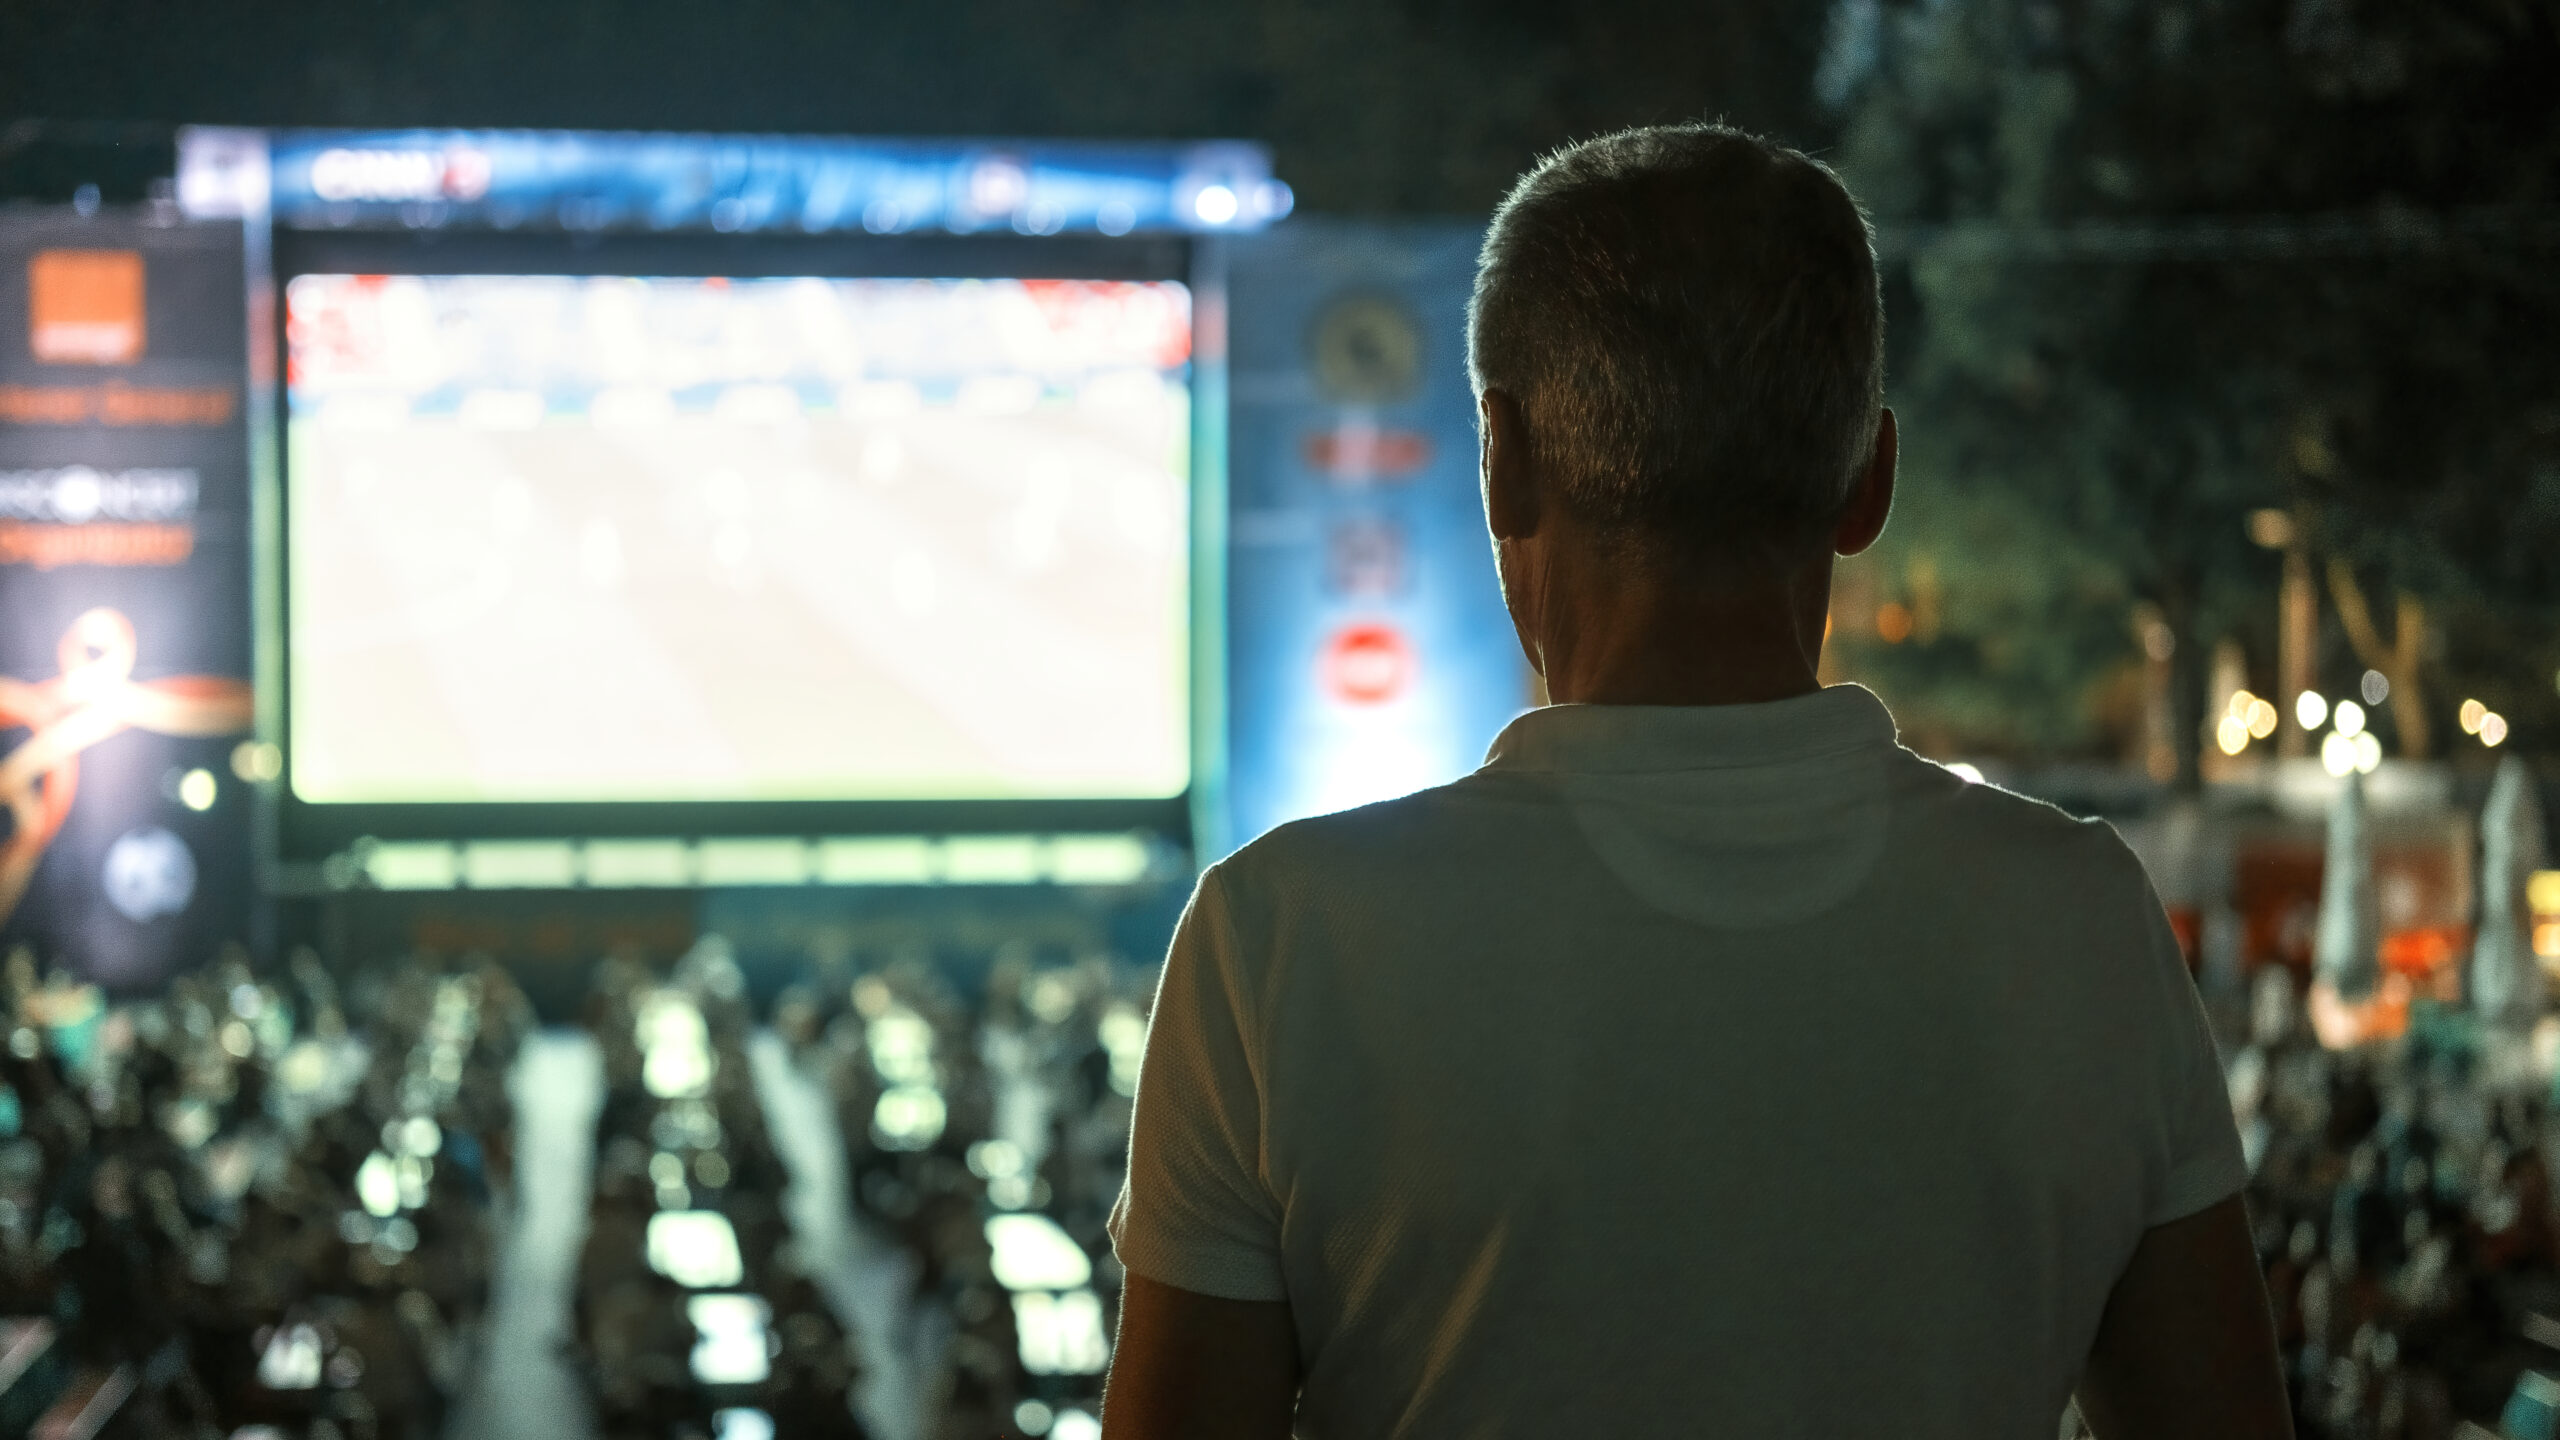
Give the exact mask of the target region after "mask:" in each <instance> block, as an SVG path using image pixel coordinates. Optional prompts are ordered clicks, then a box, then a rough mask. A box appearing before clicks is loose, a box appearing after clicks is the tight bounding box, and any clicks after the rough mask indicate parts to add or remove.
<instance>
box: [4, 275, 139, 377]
mask: <svg viewBox="0 0 2560 1440" xmlns="http://www.w3.org/2000/svg"><path fill="white" fill-rule="evenodd" d="M142 342H143V324H142V252H141V251H139V250H39V251H37V252H36V253H35V255H34V256H33V257H32V258H30V259H29V260H28V261H27V349H28V350H29V351H30V352H31V353H33V354H34V356H35V358H36V359H38V360H40V361H42V362H44V363H45V364H47V365H130V364H132V363H133V362H134V361H136V360H139V359H141V358H142Z"/></svg>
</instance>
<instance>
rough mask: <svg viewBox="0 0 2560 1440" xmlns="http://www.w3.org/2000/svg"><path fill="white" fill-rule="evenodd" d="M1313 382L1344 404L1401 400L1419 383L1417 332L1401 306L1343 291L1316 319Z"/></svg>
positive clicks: (1381, 403)
mask: <svg viewBox="0 0 2560 1440" xmlns="http://www.w3.org/2000/svg"><path fill="white" fill-rule="evenodd" d="M1311 348H1312V349H1313V350H1314V352H1315V372H1316V386H1317V388H1318V389H1320V390H1322V391H1324V393H1325V396H1326V397H1327V398H1328V399H1331V400H1333V401H1335V402H1337V403H1340V404H1345V405H1383V404H1385V403H1387V402H1388V401H1391V400H1402V399H1404V398H1405V397H1406V396H1408V395H1411V394H1412V393H1413V392H1414V388H1415V387H1416V386H1417V385H1419V384H1420V383H1421V381H1422V332H1421V330H1420V329H1419V328H1417V327H1416V326H1415V325H1414V323H1413V316H1412V315H1410V314H1408V313H1406V311H1405V308H1404V307H1403V306H1402V305H1399V304H1397V303H1396V302H1394V301H1393V300H1389V299H1387V298H1385V297H1383V296H1378V295H1348V296H1345V297H1343V298H1342V299H1339V300H1336V301H1334V302H1333V303H1332V304H1330V305H1328V306H1326V307H1325V309H1324V313H1323V314H1321V315H1318V316H1317V317H1316V328H1315V334H1314V337H1313V340H1312V346H1311Z"/></svg>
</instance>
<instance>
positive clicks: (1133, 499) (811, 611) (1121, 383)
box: [286, 274, 1191, 805]
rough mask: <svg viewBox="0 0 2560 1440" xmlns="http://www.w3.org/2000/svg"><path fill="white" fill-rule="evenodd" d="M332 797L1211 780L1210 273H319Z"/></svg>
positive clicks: (315, 762)
mask: <svg viewBox="0 0 2560 1440" xmlns="http://www.w3.org/2000/svg"><path fill="white" fill-rule="evenodd" d="M286 302H287V306H286V350H287V365H288V368H287V385H286V393H287V422H286V430H287V445H288V456H287V466H286V474H287V491H286V526H287V530H286V541H287V543H286V552H287V561H288V563H287V583H286V622H287V623H286V653H287V657H288V658H287V664H288V671H289V673H288V675H287V695H288V703H289V714H288V720H289V726H290V739H291V746H290V750H289V771H288V774H289V779H290V782H291V786H292V791H293V793H294V795H295V797H296V798H298V799H299V800H301V801H303V802H306V803H312V804H358V805H361V804H417V803H445V802H451V803H483V804H485V803H492V802H495V803H507V802H525V803H544V802H557V803H571V802H594V801H776V800H782V801H792V800H828V801H860V800H933V799H953V800H1002V799H1043V800H1059V799H1088V798H1089V799H1157V798H1165V797H1171V796H1175V795H1179V794H1180V793H1182V792H1183V790H1184V789H1185V787H1186V786H1187V785H1188V783H1189V780H1190V771H1191V755H1190V743H1189V739H1190V735H1189V716H1190V703H1189V702H1190V663H1189V662H1190V641H1189V634H1190V624H1189V618H1190V606H1191V575H1190V552H1189V529H1190V526H1189V509H1190V390H1189V377H1190V358H1191V356H1190V337H1191V315H1190V296H1189V292H1188V291H1186V290H1185V289H1184V287H1182V286H1181V285H1179V284H1174V283H1171V282H1131V281H1073V280H985V279H969V280H941V279H841V278H837V279H822V278H802V279H718V278H705V277H699V276H693V277H683V278H643V277H630V276H591V275H578V276H564V275H339V274H305V275H299V276H296V277H294V278H293V279H292V280H291V281H290V282H289V284H288V286H287V290H286Z"/></svg>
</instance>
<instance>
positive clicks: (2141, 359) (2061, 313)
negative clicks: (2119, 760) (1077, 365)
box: [1822, 0, 2560, 777]
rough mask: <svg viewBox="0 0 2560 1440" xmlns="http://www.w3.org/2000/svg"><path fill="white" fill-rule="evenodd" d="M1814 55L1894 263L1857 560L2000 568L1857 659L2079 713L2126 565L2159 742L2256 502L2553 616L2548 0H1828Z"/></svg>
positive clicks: (2444, 586)
mask: <svg viewBox="0 0 2560 1440" xmlns="http://www.w3.org/2000/svg"><path fill="white" fill-rule="evenodd" d="M1822 73H1823V77H1824V80H1825V83H1826V85H1827V86H1828V87H1829V88H1830V89H1831V92H1832V93H1833V95H1834V96H1835V97H1836V98H1838V99H1840V100H1841V101H1842V102H1843V104H1844V106H1845V109H1846V120H1845V133H1844V135H1843V138H1842V141H1841V144H1840V147H1839V151H1838V153H1837V157H1836V158H1837V160H1838V162H1839V164H1840V166H1841V168H1842V170H1843V171H1844V173H1846V174H1847V176H1848V177H1849V178H1850V181H1851V183H1852V185H1853V187H1854V188H1856V189H1857V190H1858V191H1859V193H1860V194H1861V195H1862V197H1863V198H1864V199H1865V200H1866V201H1867V203H1868V204H1869V206H1870V207H1871V208H1872V210H1873V211H1874V213H1875V215H1876V217H1877V220H1878V222H1879V224H1880V226H1882V227H1883V230H1884V232H1885V236H1886V239H1887V244H1888V249H1889V252H1890V253H1891V255H1892V257H1893V267H1892V270H1891V276H1890V281H1889V284H1890V286H1891V289H1892V293H1893V295H1894V298H1895V299H1896V301H1897V302H1899V303H1898V304H1897V306H1896V311H1897V313H1896V315H1895V320H1896V322H1897V327H1898V332H1899V333H1898V337H1897V344H1896V349H1895V355H1894V360H1895V367H1894V369H1895V373H1894V377H1893V392H1894V398H1895V400H1896V403H1897V404H1899V405H1900V406H1902V407H1903V409H1904V412H1905V414H1904V419H1905V427H1904V428H1905V433H1906V434H1907V435H1909V436H1911V437H1912V439H1911V442H1910V444H1909V446H1908V450H1907V465H1908V467H1909V470H1910V472H1911V480H1910V484H1909V493H1910V495H1911V496H1912V500H1911V503H1910V504H1909V506H1908V507H1907V509H1906V511H1905V514H1904V516H1903V520H1904V522H1905V523H1904V526H1903V529H1902V531H1901V533H1900V534H1898V535H1897V536H1895V537H1894V547H1893V549H1892V550H1891V551H1890V552H1889V553H1888V554H1887V555H1886V556H1885V557H1884V563H1885V564H1886V565H1887V566H1888V567H1891V566H1895V565H1900V566H1905V567H1907V566H1909V565H1910V564H1911V563H1913V561H1914V560H1915V559H1919V558H1925V559H1926V560H1927V561H1928V562H1929V564H1931V565H1932V566H1934V567H1936V568H1938V569H1940V570H1944V571H1946V572H1948V573H1949V576H1950V580H1949V587H1950V589H1951V590H1972V589H1980V590H1981V591H1983V592H1984V593H1986V594H1988V595H1991V596H1996V597H2006V600H2005V603H2001V604H1994V605H1987V606H1984V607H1981V608H1980V613H1978V614H1976V615H1973V616H1970V617H1967V616H1965V615H1963V614H1962V612H1961V611H1958V610H1951V611H1950V612H1949V619H1950V624H1949V625H1948V626H1947V627H1946V629H1945V630H1944V632H1943V638H1942V640H1941V641H1940V643H1939V645H1938V646H1937V647H1923V648H1924V649H1927V648H1935V649H1937V650H1939V651H1940V652H1941V653H1937V654H1926V653H1918V652H1906V653H1894V654H1871V655H1869V656H1868V657H1867V659H1868V662H1869V663H1870V664H1873V665H1875V666H1876V667H1877V668H1878V671H1879V673H1880V674H1882V675H1884V676H1885V677H1887V679H1888V681H1889V682H1890V681H1891V680H1892V679H1895V678H1902V679H1905V680H1906V681H1910V682H1917V681H1919V680H1922V679H1931V680H1932V681H1933V684H1934V687H1935V688H1936V689H1937V690H1938V691H1939V692H1941V693H1955V694H1959V695H1961V694H1964V693H1966V684H1967V683H1969V684H1970V685H1971V686H1972V688H1973V689H1974V690H1977V691H1983V692H1987V693H1990V694H1994V695H1996V696H1997V697H1999V700H2000V704H2001V707H2002V708H2003V709H2004V710H2005V711H2006V712H2008V713H2012V714H2014V715H2017V716H2024V717H2033V718H2032V719H2030V720H2022V721H2017V722H2013V723H2012V724H2011V725H2010V726H2009V727H2008V728H2009V729H2010V730H2012V731H2024V732H2028V733H2032V734H2038V735H2043V736H2045V737H2048V738H2057V737H2067V738H2070V739H2073V740H2076V741H2077V742H2078V743H2079V744H2081V745H2083V746H2089V747H2095V746H2099V745H2102V744H2104V743H2105V737H2104V736H2103V735H2102V733H2101V728H2102V727H2101V723H2100V722H2101V720H2102V719H2103V718H2104V715H2105V710H2104V707H2103V706H2098V705H2095V704H2093V703H2092V701H2093V697H2096V696H2098V695H2102V694H2105V693H2108V691H2109V689H2110V687H2111V686H2114V687H2119V688H2120V685H2121V677H2122V672H2123V668H2124V667H2125V666H2126V665H2127V664H2128V663H2130V662H2131V660H2132V658H2133V656H2134V654H2135V653H2136V652H2135V649H2134V647H2135V643H2136V642H2135V636H2134V627H2133V626H2132V625H2130V624H2128V623H2125V621H2124V618H2123V617H2124V616H2125V613H2126V612H2125V609H2124V608H2123V607H2124V606H2125V604H2126V602H2127V601H2133V600H2139V601H2143V602H2147V603H2148V604H2149V605H2151V606H2154V607H2156V609H2157V611H2158V612H2159V614H2160V615H2161V616H2162V617H2163V618H2164V619H2165V620H2166V622H2167V623H2168V625H2169V626H2170V627H2171V630H2172V632H2173V633H2174V634H2175V636H2176V638H2177V641H2178V645H2177V649H2176V659H2175V664H2174V668H2173V674H2174V677H2175V679H2174V683H2173V686H2172V698H2173V701H2174V702H2175V711H2176V715H2175V723H2174V725H2173V730H2172V733H2173V735H2174V736H2175V737H2176V738H2177V739H2178V740H2179V741H2181V742H2182V747H2181V748H2182V750H2183V752H2184V755H2185V765H2184V766H2183V770H2184V773H2186V774H2187V775H2188V776H2190V777H2192V776H2193V774H2194V753H2195V749H2196V746H2197V743H2198V740H2199V737H2200V735H2201V733H2202V729H2203V726H2202V721H2203V719H2204V714H2203V710H2204V704H2205V695H2204V682H2205V675H2204V665H2205V657H2206V656H2207V655H2208V654H2209V651H2210V647H2211V644H2212V642H2213V641H2214V640H2216V639H2217V638H2219V637H2222V636H2225V635H2238V636H2240V637H2242V638H2243V639H2245V640H2247V641H2248V642H2249V643H2250V646H2251V648H2252V649H2253V650H2254V651H2256V652H2257V654H2258V655H2259V656H2260V657H2262V659H2263V657H2265V655H2266V652H2267V650H2268V649H2269V648H2270V641H2271V638H2272V631H2273V624H2272V621H2273V610H2274V601H2273V591H2274V587H2275V585H2276V583H2277V577H2278V563H2277V561H2276V559H2275V557H2273V556H2272V555H2270V554H2268V553H2267V552H2264V551H2262V550H2259V549H2257V548H2256V547H2255V546H2253V545H2252V544H2251V543H2250V541H2249V538H2248V528H2247V524H2246V520H2247V517H2248V515H2249V514H2250V513H2251V512H2252V511H2254V510H2256V509H2259V508H2261V507H2277V508H2283V509H2286V510H2288V511H2290V512H2292V513H2294V514H2296V515H2297V516H2299V517H2300V518H2301V519H2302V520H2303V522H2304V524H2305V526H2306V527H2307V528H2308V533H2309V535H2310V537H2311V540H2312V543H2313V544H2314V545H2315V546H2316V547H2317V548H2318V549H2319V551H2320V552H2321V553H2322V554H2323V555H2324V556H2334V557H2340V558H2344V559H2346V560H2348V561H2349V562H2351V564H2352V565H2353V566H2354V567H2356V569H2357V571H2358V572H2359V573H2363V574H2366V575H2367V576H2369V577H2370V578H2371V580H2372V582H2373V584H2374V586H2375V587H2376V588H2377V590H2378V593H2382V594H2388V593H2390V591H2392V590H2403V591H2408V592H2411V593H2412V594H2415V595H2421V596H2424V597H2427V598H2428V599H2429V601H2430V602H2431V603H2434V604H2435V609H2436V612H2437V613H2458V612H2460V611H2462V610H2463V608H2464V607H2466V606H2468V607H2471V608H2474V609H2480V608H2483V607H2485V608H2486V609H2489V610H2495V611H2497V612H2498V613H2499V615H2500V616H2501V617H2502V619H2501V621H2500V623H2502V624H2503V625H2505V626H2506V627H2507V628H2508V629H2509V630H2510V631H2511V632H2512V630H2513V629H2514V627H2515V626H2516V624H2517V623H2518V618H2517V614H2516V612H2517V610H2518V609H2519V607H2522V608H2523V609H2525V610H2530V611H2533V612H2534V613H2535V616H2536V617H2537V619H2536V622H2535V623H2539V624H2540V625H2541V628H2543V629H2548V628H2549V627H2548V624H2547V620H2544V619H2541V618H2539V617H2541V612H2543V611H2546V610H2548V609H2549V607H2551V606H2552V604H2553V603H2554V602H2555V601H2560V583H2555V581H2560V562H2555V555H2560V549H2555V547H2554V545H2553V544H2552V541H2553V540H2555V539H2560V510H2555V509H2554V508H2553V504H2552V502H2553V500H2554V499H2560V494H2555V493H2554V492H2553V487H2554V486H2555V485H2560V480H2555V478H2554V471H2553V469H2552V458H2553V453H2554V452H2553V446H2552V444H2551V439H2552V432H2553V430H2554V429H2555V428H2560V427H2555V426H2554V424H2553V421H2552V411H2551V407H2552V405H2553V399H2552V397H2553V396H2555V395H2560V340H2555V332H2554V330H2553V328H2552V322H2553V321H2554V319H2556V318H2560V286H2555V285H2554V283H2553V281H2552V279H2551V268H2552V262H2553V261H2555V260H2560V246H2556V245H2555V244H2554V243H2553V242H2554V241H2560V225H2555V224H2552V223H2550V220H2549V217H2550V216H2552V215H2560V211H2554V210H2552V209H2550V208H2549V207H2551V206H2552V203H2553V201H2554V200H2555V199H2560V197H2555V196H2554V195H2553V194H2552V193H2551V190H2552V186H2553V177H2554V174H2555V171H2554V168H2553V161H2554V160H2555V159H2560V105H2556V104H2555V102H2554V96H2553V92H2552V88H2551V85H2550V83H2549V77H2550V76H2552V75H2554V74H2560V5H2554V4H2551V3H2547V0H2545V3H2529V0H2449V3H2443V4H2435V5H2423V6H2422V5H2417V4H2403V5H2389V6H2386V5H2373V4H2368V5H2363V6H2357V7H2350V6H2349V5H2348V4H2347V3H2345V0H2178V3H2167V4H2159V3H2129V0H2081V3H2068V4H2066V3H2043V0H1925V3H1915V4H1910V5H1884V4H1879V3H1870V0H1847V3H1844V4H1842V5H1841V6H1839V7H1838V8H1837V9H1836V10H1835V13H1834V20H1833V32H1832V51H1831V53H1830V54H1829V55H1828V56H1826V59H1825V61H1824V65H1823V71H1822ZM2492 517H2495V518H2494V519H2493V518H2492ZM2039 571H2047V572H2060V573H2062V574H2067V575H2069V576H2070V577H2071V578H2070V580H2069V581H2068V583H2059V582H2057V580H2055V579H2054V578H2052V577H2051V576H2048V578H2046V579H2044V580H2043V581H2042V582H2040V583H2036V584H2022V583H2020V580H2019V577H2020V576H2021V575H2025V574H2031V573H2035V572H2039ZM2109 608H2113V609H2114V612H2115V615H2116V617H2117V618H2116V620H2115V623H2113V624H2112V625H2101V624H2097V623H2096V612H2099V611H2104V610H2106V609H2109ZM1967 620H1970V621H1971V622H1972V623H1978V624H1979V625H1981V626H1982V627H1983V628H1981V629H1978V630H1969V629H1967V628H1965V624H1964V623H1961V622H1965V621H1967ZM2102 633H2103V634H2108V635H2109V636H2110V638H2109V639H2107V640H2106V641H2104V642H2102V643H2097V644H2092V643H2091V639H2092V637H2093V636H2096V635H2099V634H2102ZM2004 648H2005V651H2006V652H2007V656H2008V658H2007V659H2006V660H2005V661H2004V659H2003V650H2004ZM2510 648H2512V647H2510ZM2020 653H2026V654H2031V655H2033V656H2034V657H2036V658H2035V659H2034V660H2032V661H2031V662H2021V661H2020V660H2018V659H2017V658H2016V657H2017V655H2018V654H2020ZM2462 656H2463V652H2462V651H2461V650H2460V649H2459V647H2453V648H2449V649H2445V650H2443V651H2442V652H2441V654H2440V655H2439V657H2438V660H2439V664H2438V668H2437V672H2436V673H2437V676H2438V678H2439V680H2440V682H2442V683H2440V684H2438V685H2437V686H2435V687H2433V688H2438V689H2445V690H2448V691H2449V690H2450V689H2451V688H2452V684H2453V683H2454V682H2456V681H2460V680H2465V679H2467V678H2469V677H2466V676H2462V675H2458V674H2448V673H2447V672H2446V671H2445V669H2444V666H2446V665H2452V666H2454V667H2455V669H2456V670H2459V669H2460V667H2461V666H2462V665H2463V664H2467V663H2468V662H2467V661H2465V660H2464V659H2463V658H2462ZM2337 663H2339V664H2341V665H2348V664H2352V663H2353V662H2352V661H2351V660H2342V661H2339V662H2337ZM2356 668H2361V667H2360V666H2359V667H2356ZM2262 673H2263V666H2262ZM2540 673H2541V674H2542V675H2544V676H2548V675H2549V673H2550V671H2549V670H2548V669H2547V668H2543V669H2541V670H2540ZM2545 689H2546V690H2547V685H2546V686H2545ZM2442 703H2443V705H2444V708H2445V709H2446V710H2447V712H2448V717H2449V712H2450V707H2451V704H2452V701H2451V700H2450V699H2446V700H2444V701H2443V702H2442ZM1977 708H1979V707H1978V706H1977ZM1959 718H1961V717H1959ZM2446 728H2448V729H2449V728H2450V727H2449V726H2447V727H2446ZM2001 738H2004V737H2002V736H2000V735H1998V734H1996V733H1995V734H1994V735H1993V737H1992V739H1993V741H1994V743H1997V742H1998V740H2000V739H2001Z"/></svg>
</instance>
